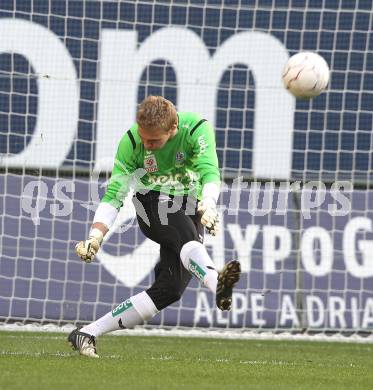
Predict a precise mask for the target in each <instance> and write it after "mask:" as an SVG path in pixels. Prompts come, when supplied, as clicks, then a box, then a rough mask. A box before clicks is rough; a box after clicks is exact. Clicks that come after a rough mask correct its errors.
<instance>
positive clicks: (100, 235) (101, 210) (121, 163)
mask: <svg viewBox="0 0 373 390" xmlns="http://www.w3.org/2000/svg"><path fill="white" fill-rule="evenodd" d="M133 153H134V147H133V143H132V140H131V139H130V138H129V135H128V133H126V134H125V135H124V136H123V138H122V140H121V142H120V143H119V146H118V150H117V153H116V156H115V162H114V167H113V170H112V174H111V177H110V181H109V184H108V188H107V190H106V193H105V195H104V196H103V198H102V199H101V203H100V204H99V206H98V208H97V210H96V213H95V216H94V218H93V224H92V227H91V230H90V233H89V236H88V238H87V239H86V240H85V241H80V242H78V244H77V245H76V247H75V250H76V254H77V255H78V256H79V257H80V258H81V259H82V260H83V261H85V262H86V263H90V262H91V261H92V260H93V259H94V258H95V256H96V253H97V252H98V250H99V249H100V246H101V244H102V241H103V239H104V237H105V235H106V233H107V232H108V231H109V230H110V228H111V227H112V226H113V224H114V222H115V220H116V218H117V215H118V213H119V209H120V208H121V207H122V205H123V200H124V199H125V197H126V196H127V194H128V191H129V186H130V180H131V176H132V173H133V172H134V170H135V164H134V162H133Z"/></svg>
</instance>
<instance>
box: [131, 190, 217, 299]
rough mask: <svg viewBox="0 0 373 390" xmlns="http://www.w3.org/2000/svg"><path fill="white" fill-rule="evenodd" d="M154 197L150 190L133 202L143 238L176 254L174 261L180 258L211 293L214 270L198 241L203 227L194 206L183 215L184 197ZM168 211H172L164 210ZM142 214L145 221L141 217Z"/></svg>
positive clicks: (211, 262) (215, 282)
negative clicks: (190, 212) (190, 211)
mask: <svg viewBox="0 0 373 390" xmlns="http://www.w3.org/2000/svg"><path fill="white" fill-rule="evenodd" d="M158 197H159V195H158ZM158 197H157V195H155V194H154V193H150V194H147V195H145V196H141V195H138V196H137V200H138V201H139V203H140V204H139V203H137V207H136V210H137V212H138V213H137V214H138V215H139V216H140V217H138V222H139V226H140V228H141V230H142V232H143V233H144V235H145V236H146V237H148V238H150V239H151V240H153V241H156V242H158V243H159V244H161V246H163V247H166V248H169V249H171V250H172V251H173V252H174V253H176V256H177V257H176V258H177V261H181V262H182V264H183V266H184V267H185V269H186V270H188V271H189V272H190V273H191V274H193V275H194V276H196V277H197V278H198V279H199V280H200V282H201V283H202V284H203V285H204V286H206V287H207V288H208V289H210V290H211V291H212V292H213V293H214V294H215V292H216V287H217V282H218V272H217V271H216V269H215V265H214V263H213V261H212V259H211V257H210V255H209V254H208V252H207V250H206V248H205V247H204V245H203V244H202V241H203V230H204V229H203V226H202V224H201V222H200V218H199V217H198V215H197V214H196V211H195V209H196V207H195V208H194V211H195V212H194V214H192V215H187V214H186V212H185V208H186V207H187V199H185V198H184V199H182V198H174V199H172V200H169V201H168V202H163V201H162V199H161V200H160V202H158ZM195 203H196V202H195ZM135 204H136V203H135ZM175 204H176V205H177V207H176V208H175V207H174V205H175ZM140 208H141V211H140V212H139V209H140ZM169 210H172V211H170V212H168V211H169ZM144 213H145V214H146V220H144V218H141V214H144ZM149 222H150V223H149ZM173 257H174V256H173Z"/></svg>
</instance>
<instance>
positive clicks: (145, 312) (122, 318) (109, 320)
mask: <svg viewBox="0 0 373 390" xmlns="http://www.w3.org/2000/svg"><path fill="white" fill-rule="evenodd" d="M157 313H158V309H157V308H156V307H155V305H154V302H153V301H152V300H151V298H150V297H149V295H148V294H147V293H146V292H145V291H143V292H141V293H139V294H137V295H134V296H132V297H131V298H129V299H127V300H126V301H124V302H122V303H121V304H120V305H118V306H117V307H116V308H115V309H114V310H113V311H109V313H107V314H105V315H104V316H103V317H101V318H99V319H98V320H96V321H94V322H92V323H91V324H89V325H87V326H84V327H83V328H82V329H80V331H81V332H85V333H88V334H90V335H92V336H95V337H97V336H101V335H102V334H105V333H108V332H111V331H113V330H118V329H123V328H126V329H130V328H133V327H134V326H136V325H142V324H143V323H144V321H147V320H149V319H150V318H152V317H154V316H155V315H156V314H157Z"/></svg>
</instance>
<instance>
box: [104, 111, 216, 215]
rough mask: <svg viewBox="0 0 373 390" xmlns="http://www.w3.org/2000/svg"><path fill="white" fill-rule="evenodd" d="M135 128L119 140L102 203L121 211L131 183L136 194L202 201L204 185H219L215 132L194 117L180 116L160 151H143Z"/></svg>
mask: <svg viewBox="0 0 373 390" xmlns="http://www.w3.org/2000/svg"><path fill="white" fill-rule="evenodd" d="M137 129H138V125H137V124H134V125H133V126H132V127H131V128H130V129H129V130H128V131H127V132H126V133H125V134H124V135H123V137H122V139H121V141H120V143H119V146H118V150H117V153H116V156H115V162H114V168H113V171H112V175H111V179H110V181H109V185H108V188H107V191H106V193H105V195H104V197H103V198H102V202H108V203H110V204H111V205H112V206H114V207H115V208H120V207H121V206H122V204H123V200H124V198H125V197H126V195H127V194H128V191H129V189H130V186H131V183H133V184H132V185H134V187H135V188H134V189H135V191H140V190H142V189H143V190H144V189H145V190H153V191H158V192H162V193H165V194H168V195H188V194H191V195H193V196H195V197H196V198H198V199H200V198H201V190H202V187H203V186H204V185H205V184H206V183H220V172H219V167H218V158H217V155H216V144H215V132H214V129H213V127H212V126H211V125H210V124H209V122H208V121H207V120H205V119H202V118H201V117H200V116H199V115H198V114H196V113H190V112H179V113H178V126H177V133H176V135H175V136H174V137H172V138H170V139H169V140H168V141H167V142H166V144H165V145H164V146H163V147H162V148H161V149H159V150H146V149H145V148H144V145H143V143H142V142H141V138H140V136H139V134H138V131H137Z"/></svg>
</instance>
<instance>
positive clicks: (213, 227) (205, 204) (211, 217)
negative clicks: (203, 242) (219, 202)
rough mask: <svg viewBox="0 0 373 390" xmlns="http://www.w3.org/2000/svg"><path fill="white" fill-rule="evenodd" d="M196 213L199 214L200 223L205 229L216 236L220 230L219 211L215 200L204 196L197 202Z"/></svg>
mask: <svg viewBox="0 0 373 390" xmlns="http://www.w3.org/2000/svg"><path fill="white" fill-rule="evenodd" d="M197 210H198V213H199V214H200V215H201V223H202V225H203V226H205V227H206V229H207V231H208V232H209V233H210V234H211V235H213V236H216V235H217V234H218V232H219V230H220V220H219V213H218V210H217V209H216V202H215V200H214V199H212V198H204V199H203V200H201V202H199V203H198V209H197Z"/></svg>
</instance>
